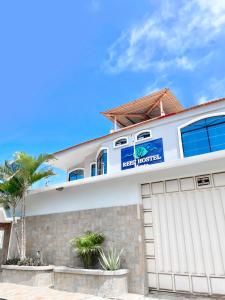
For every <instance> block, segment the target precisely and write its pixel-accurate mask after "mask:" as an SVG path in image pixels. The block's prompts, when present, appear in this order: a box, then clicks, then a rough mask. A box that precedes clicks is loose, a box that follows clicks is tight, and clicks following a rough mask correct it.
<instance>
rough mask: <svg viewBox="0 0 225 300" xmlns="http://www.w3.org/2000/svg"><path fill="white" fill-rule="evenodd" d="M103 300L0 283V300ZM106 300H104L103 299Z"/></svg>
mask: <svg viewBox="0 0 225 300" xmlns="http://www.w3.org/2000/svg"><path fill="white" fill-rule="evenodd" d="M1 299H4V300H103V298H101V297H95V296H91V295H87V294H80V293H67V292H62V291H57V290H53V289H49V288H39V287H30V286H25V285H18V284H12V283H0V300H1ZM207 299H211V300H216V299H225V298H223V297H218V298H217V297H215V298H209V297H192V296H187V295H175V294H168V293H152V294H150V295H149V296H148V297H144V296H141V295H136V294H126V295H121V297H118V298H117V299H115V298H114V300H207ZM104 300H106V299H104Z"/></svg>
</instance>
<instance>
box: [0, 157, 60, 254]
mask: <svg viewBox="0 0 225 300" xmlns="http://www.w3.org/2000/svg"><path fill="white" fill-rule="evenodd" d="M53 158H54V157H53V156H52V155H50V154H40V155H39V156H37V157H34V156H31V155H28V154H27V153H24V152H17V153H16V154H15V159H14V161H13V162H12V163H10V170H9V169H8V168H5V165H7V166H8V164H9V163H8V162H5V165H4V166H2V167H0V180H1V179H2V180H3V183H5V184H6V185H7V184H9V182H11V184H12V185H13V188H12V187H11V190H14V189H15V190H16V192H15V195H16V197H18V202H16V203H17V205H18V203H19V202H21V248H20V257H21V259H24V258H25V257H26V220H25V218H26V196H27V194H28V190H29V188H30V187H31V186H32V185H33V184H34V183H35V182H37V181H39V180H41V179H44V178H48V177H49V176H52V175H55V174H54V172H53V170H52V168H51V167H50V166H46V165H43V164H44V163H46V162H48V161H49V160H50V159H51V160H52V159H53ZM6 182H7V183H6ZM11 190H10V191H8V192H9V193H8V197H7V196H6V195H7V191H6V192H5V197H6V199H7V201H8V204H9V200H10V199H12V198H13V197H14V196H15V195H14V194H13V193H11ZM9 195H10V196H9ZM10 197H11V198H10ZM13 201H15V198H14V200H13ZM17 205H16V206H17ZM12 207H13V209H14V208H15V206H12Z"/></svg>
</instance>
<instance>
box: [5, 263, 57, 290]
mask: <svg viewBox="0 0 225 300" xmlns="http://www.w3.org/2000/svg"><path fill="white" fill-rule="evenodd" d="M1 268H2V282H10V283H17V284H24V285H29V286H39V287H52V286H53V268H54V266H38V267H31V266H15V265H2V266H1Z"/></svg>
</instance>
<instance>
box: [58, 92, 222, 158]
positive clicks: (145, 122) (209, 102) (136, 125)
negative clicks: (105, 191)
mask: <svg viewBox="0 0 225 300" xmlns="http://www.w3.org/2000/svg"><path fill="white" fill-rule="evenodd" d="M222 101H225V98H219V99H215V100H211V101H208V102H206V103H203V104H198V105H195V106H192V107H190V108H186V109H183V110H181V111H179V112H175V113H170V114H167V115H165V116H159V117H155V118H152V119H149V120H145V121H142V122H139V123H137V124H133V125H130V126H127V127H124V128H121V129H120V130H118V131H115V132H112V133H109V134H106V135H103V136H101V137H98V138H95V139H91V140H88V141H85V142H82V143H80V144H76V145H74V146H71V147H68V148H65V149H62V150H59V151H57V152H55V153H53V155H55V156H57V155H58V154H61V153H63V152H66V151H70V150H73V149H76V148H78V147H81V146H83V145H86V144H89V143H93V142H96V141H100V140H102V139H104V138H106V137H109V136H113V135H116V134H118V132H123V131H126V130H129V129H131V128H135V127H138V126H141V125H143V124H148V123H152V122H153V121H155V120H160V119H165V118H169V117H171V116H174V115H179V114H182V113H185V112H189V111H192V110H195V109H198V108H201V107H204V106H208V105H211V104H215V103H218V102H222Z"/></svg>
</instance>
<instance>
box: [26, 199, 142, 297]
mask: <svg viewBox="0 0 225 300" xmlns="http://www.w3.org/2000/svg"><path fill="white" fill-rule="evenodd" d="M26 230H27V255H34V254H35V253H36V251H37V250H41V252H42V255H43V260H44V262H46V263H48V264H54V265H58V266H68V267H71V266H72V267H81V266H82V265H81V263H80V261H79V259H78V257H77V256H76V254H75V253H74V251H73V250H72V249H71V246H70V244H69V241H70V239H71V238H72V237H74V236H79V235H82V234H84V233H85V232H86V231H88V230H92V231H98V232H102V233H103V234H104V235H105V237H106V241H105V243H104V247H105V248H106V247H107V246H109V244H110V243H113V245H115V246H116V248H117V249H118V250H119V249H122V248H124V255H123V261H122V267H123V268H127V269H129V271H130V273H129V278H128V289H129V291H130V292H134V293H142V294H144V293H145V292H146V291H145V269H144V268H145V266H144V261H145V260H144V242H143V226H142V223H141V218H140V210H139V206H138V205H129V206H118V207H110V208H98V209H90V210H83V211H74V212H66V213H57V214H48V215H41V216H32V217H27V221H26Z"/></svg>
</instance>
